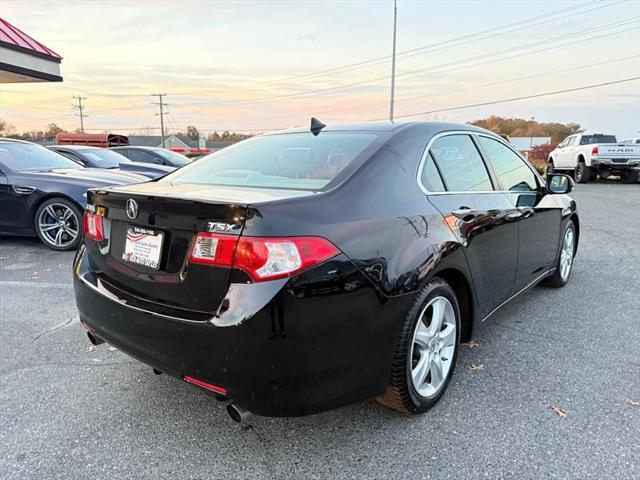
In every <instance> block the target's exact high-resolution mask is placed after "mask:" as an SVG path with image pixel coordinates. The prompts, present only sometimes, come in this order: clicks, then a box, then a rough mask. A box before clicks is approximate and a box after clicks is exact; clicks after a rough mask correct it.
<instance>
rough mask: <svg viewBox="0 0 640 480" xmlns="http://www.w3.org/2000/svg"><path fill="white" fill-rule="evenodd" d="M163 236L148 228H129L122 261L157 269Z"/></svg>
mask: <svg viewBox="0 0 640 480" xmlns="http://www.w3.org/2000/svg"><path fill="white" fill-rule="evenodd" d="M163 236H164V235H163V233H162V232H155V231H153V230H149V229H148V228H141V227H128V228H127V238H126V241H125V244H124V252H123V253H122V259H123V260H124V261H126V262H131V263H137V264H138V265H143V266H145V267H147V268H153V269H157V268H158V266H159V265H160V252H161V250H162V238H163Z"/></svg>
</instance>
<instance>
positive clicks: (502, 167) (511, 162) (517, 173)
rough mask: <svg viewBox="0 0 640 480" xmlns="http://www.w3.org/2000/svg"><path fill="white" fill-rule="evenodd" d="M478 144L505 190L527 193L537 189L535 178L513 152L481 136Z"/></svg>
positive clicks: (495, 141) (491, 139)
mask: <svg viewBox="0 0 640 480" xmlns="http://www.w3.org/2000/svg"><path fill="white" fill-rule="evenodd" d="M480 144H481V145H482V148H483V149H484V150H485V151H486V152H487V155H488V156H489V160H491V163H492V164H493V167H494V169H495V171H496V174H497V175H498V178H499V179H500V183H501V184H502V187H503V188H504V189H505V190H511V191H515V192H522V191H525V192H528V191H534V190H536V189H537V188H538V182H537V181H536V176H535V175H534V174H533V172H532V171H531V169H530V168H529V167H528V166H527V165H526V164H525V163H524V160H522V159H521V158H520V157H519V156H518V155H517V154H516V153H515V152H514V151H513V150H511V149H510V148H508V147H506V146H505V145H503V144H502V143H500V142H498V141H497V140H494V139H493V138H488V137H482V136H481V137H480Z"/></svg>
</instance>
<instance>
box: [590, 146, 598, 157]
mask: <svg viewBox="0 0 640 480" xmlns="http://www.w3.org/2000/svg"><path fill="white" fill-rule="evenodd" d="M591 155H598V146H597V145H596V146H595V147H593V148H592V149H591Z"/></svg>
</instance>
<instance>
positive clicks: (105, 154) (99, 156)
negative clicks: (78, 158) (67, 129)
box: [80, 148, 129, 168]
mask: <svg viewBox="0 0 640 480" xmlns="http://www.w3.org/2000/svg"><path fill="white" fill-rule="evenodd" d="M80 154H81V155H83V156H85V157H87V158H88V159H90V160H91V161H92V162H93V163H94V164H95V165H96V166H97V167H98V168H118V167H119V166H120V164H121V163H125V162H128V161H129V159H128V158H126V157H123V156H122V155H120V154H119V153H116V152H114V151H112V150H107V149H104V148H93V149H90V150H89V149H87V150H80Z"/></svg>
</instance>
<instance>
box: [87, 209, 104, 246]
mask: <svg viewBox="0 0 640 480" xmlns="http://www.w3.org/2000/svg"><path fill="white" fill-rule="evenodd" d="M83 220H84V221H83V223H84V236H85V237H86V238H90V239H92V240H95V241H97V242H99V241H100V240H104V229H103V227H102V217H101V216H100V215H96V214H95V213H91V212H84V219H83Z"/></svg>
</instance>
